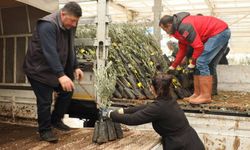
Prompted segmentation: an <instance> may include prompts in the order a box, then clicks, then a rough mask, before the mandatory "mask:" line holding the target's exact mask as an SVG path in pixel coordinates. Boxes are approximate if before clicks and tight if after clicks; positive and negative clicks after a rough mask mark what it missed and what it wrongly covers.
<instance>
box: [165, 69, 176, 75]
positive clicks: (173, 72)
mask: <svg viewBox="0 0 250 150" xmlns="http://www.w3.org/2000/svg"><path fill="white" fill-rule="evenodd" d="M167 73H168V74H170V75H176V70H171V69H169V70H168V71H167Z"/></svg>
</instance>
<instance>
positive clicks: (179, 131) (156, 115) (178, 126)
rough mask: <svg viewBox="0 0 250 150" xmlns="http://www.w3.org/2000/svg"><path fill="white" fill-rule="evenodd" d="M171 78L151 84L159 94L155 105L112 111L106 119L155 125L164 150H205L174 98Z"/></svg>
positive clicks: (165, 76)
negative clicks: (171, 90) (171, 92)
mask: <svg viewBox="0 0 250 150" xmlns="http://www.w3.org/2000/svg"><path fill="white" fill-rule="evenodd" d="M171 81H172V76H171V75H167V74H158V75H156V77H154V79H153V81H152V85H153V86H152V90H153V91H154V93H155V94H156V99H155V101H154V102H152V103H150V104H147V105H141V106H136V107H130V108H125V109H123V108H120V109H118V110H115V111H110V112H109V113H107V116H108V117H110V118H111V119H112V121H114V122H118V123H123V124H126V125H140V124H145V123H149V122H152V125H153V128H154V130H155V131H156V132H157V133H158V134H159V135H160V136H161V137H162V145H163V149H164V150H205V148H204V145H203V143H202V142H201V140H200V138H199V137H198V135H197V133H196V131H195V130H194V129H193V128H192V127H191V126H190V125H189V122H188V120H187V118H186V116H185V114H184V112H183V110H182V109H181V108H180V107H179V105H178V103H177V102H176V100H175V99H173V98H172V97H171V96H170V92H169V91H170V86H172V84H171Z"/></svg>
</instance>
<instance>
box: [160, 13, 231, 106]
mask: <svg viewBox="0 0 250 150" xmlns="http://www.w3.org/2000/svg"><path fill="white" fill-rule="evenodd" d="M159 26H160V27H161V28H162V29H163V30H164V31H165V32H166V33H167V34H169V35H170V36H173V37H175V38H176V39H177V40H178V41H179V42H178V44H179V51H178V53H177V55H176V59H175V61H174V62H173V63H172V64H171V66H170V67H169V70H174V69H175V68H176V67H177V66H178V65H179V64H180V63H181V61H182V59H183V58H184V57H185V56H186V53H187V47H188V46H191V47H192V48H193V49H194V52H193V54H192V62H191V63H190V64H189V65H188V67H187V68H186V69H185V71H191V70H194V94H193V95H191V96H190V97H188V98H186V100H188V101H189V102H190V103H193V104H202V103H210V102H211V91H212V81H213V79H212V76H211V73H210V70H209V66H208V65H209V63H210V62H211V61H212V60H213V58H214V57H215V56H216V55H217V54H218V53H219V52H220V51H221V50H224V49H223V47H224V46H225V45H227V44H228V41H229V38H230V36H231V32H230V30H229V28H228V25H227V24H226V23H225V22H224V21H222V20H220V19H218V18H215V17H212V16H197V15H195V16H192V15H190V13H187V12H181V13H177V14H174V15H173V16H169V15H165V16H163V17H162V18H161V19H160V22H159Z"/></svg>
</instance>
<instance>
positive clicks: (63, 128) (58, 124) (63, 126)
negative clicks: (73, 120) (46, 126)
mask: <svg viewBox="0 0 250 150" xmlns="http://www.w3.org/2000/svg"><path fill="white" fill-rule="evenodd" d="M52 126H53V127H54V128H56V129H58V130H61V131H69V130H70V127H69V126H67V125H66V124H64V123H63V122H62V121H58V122H55V123H52Z"/></svg>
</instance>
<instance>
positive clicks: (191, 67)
mask: <svg viewBox="0 0 250 150" xmlns="http://www.w3.org/2000/svg"><path fill="white" fill-rule="evenodd" d="M194 69H195V65H193V64H189V65H188V66H187V67H186V68H185V69H184V70H183V73H185V74H190V73H194Z"/></svg>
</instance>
